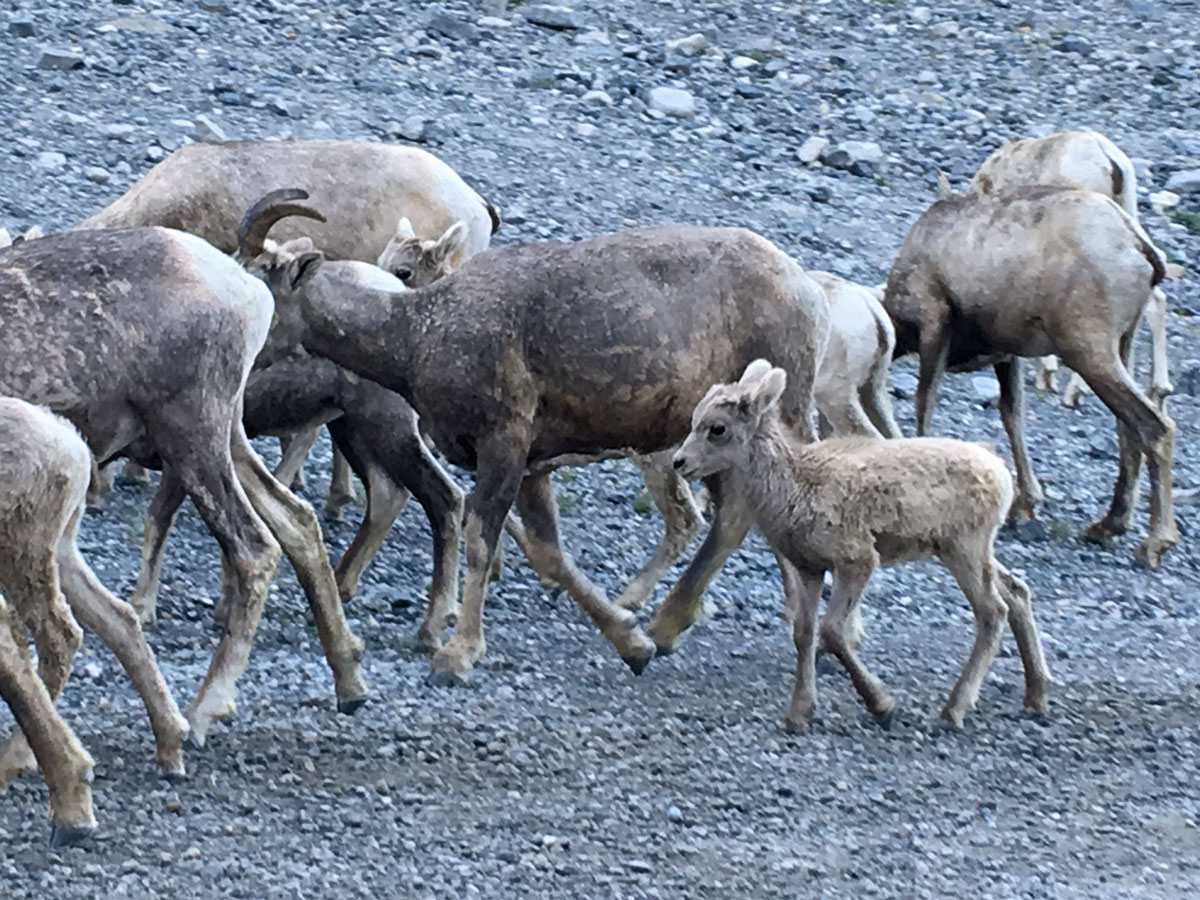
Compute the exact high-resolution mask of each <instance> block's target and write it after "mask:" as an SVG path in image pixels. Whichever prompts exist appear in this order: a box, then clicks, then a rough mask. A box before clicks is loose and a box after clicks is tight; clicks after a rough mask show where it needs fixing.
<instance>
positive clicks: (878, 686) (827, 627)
mask: <svg viewBox="0 0 1200 900" xmlns="http://www.w3.org/2000/svg"><path fill="white" fill-rule="evenodd" d="M878 564H879V556H878V554H876V553H875V552H874V551H872V552H871V554H870V557H869V558H867V559H864V560H863V561H862V562H861V563H859V564H854V565H843V566H839V567H838V568H836V569H835V570H834V572H833V594H832V596H831V597H830V599H829V609H828V610H826V612H825V618H824V619H823V620H822V621H821V645H822V646H823V647H825V648H826V649H828V651H829V652H830V653H832V654H833V655H834V656H836V657H837V659H838V661H839V662H840V663H841V664H842V666H843V667H844V668H845V670H846V672H847V673H848V674H849V675H850V680H851V681H852V682H853V683H854V689H855V690H856V691H858V695H859V696H860V697H862V700H863V703H865V704H866V707H867V709H868V710H869V711H870V713H871V715H873V716H875V717H876V718H878V719H886V718H887V717H888V716H890V715H891V714H892V710H893V709H895V707H896V700H895V698H893V697H892V695H891V693H889V691H888V689H887V687H886V686H885V685H884V683H883V682H882V681H880V680H879V678H878V677H877V676H876V675H875V674H874V673H872V672H871V671H870V670H869V669H867V667H866V666H865V665H863V662H862V660H860V659H859V658H858V654H857V653H856V652H855V651H854V648H853V647H852V646H851V645H850V642H849V640H847V633H848V631H849V627H848V626H849V624H850V622H851V621H852V618H853V616H854V614H855V612H856V610H857V608H858V602H859V599H860V598H861V597H862V592H863V591H864V590H865V589H866V586H867V582H868V581H870V580H871V573H872V572H874V571H875V568H876V566H878Z"/></svg>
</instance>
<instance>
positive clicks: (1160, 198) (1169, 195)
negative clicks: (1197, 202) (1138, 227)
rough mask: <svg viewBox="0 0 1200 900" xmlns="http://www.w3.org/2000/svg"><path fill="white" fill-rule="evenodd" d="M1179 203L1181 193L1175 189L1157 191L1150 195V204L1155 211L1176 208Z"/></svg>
mask: <svg viewBox="0 0 1200 900" xmlns="http://www.w3.org/2000/svg"><path fill="white" fill-rule="evenodd" d="M1178 205H1179V195H1178V194H1176V193H1175V192H1174V191H1157V192H1156V193H1153V194H1151V195H1150V206H1151V207H1152V208H1153V209H1154V211H1155V212H1157V213H1161V212H1165V211H1166V210H1168V209H1174V208H1175V207H1177V206H1178Z"/></svg>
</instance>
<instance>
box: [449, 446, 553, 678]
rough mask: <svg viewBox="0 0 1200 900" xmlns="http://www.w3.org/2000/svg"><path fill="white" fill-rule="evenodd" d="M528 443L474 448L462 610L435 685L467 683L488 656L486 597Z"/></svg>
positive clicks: (467, 507)
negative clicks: (469, 676) (473, 476)
mask: <svg viewBox="0 0 1200 900" xmlns="http://www.w3.org/2000/svg"><path fill="white" fill-rule="evenodd" d="M528 449H529V445H528V443H527V442H519V441H516V440H514V439H513V438H512V436H511V435H509V434H504V435H498V436H496V437H493V438H491V439H488V440H486V441H482V442H480V443H479V444H477V445H476V453H477V455H478V459H479V462H478V465H477V467H476V471H475V488H474V489H473V490H472V491H471V493H470V494H469V495H468V496H467V501H466V527H465V528H464V529H463V531H464V537H465V542H466V548H467V575H466V578H465V579H464V580H463V592H462V606H461V608H460V610H459V616H458V622H457V623H456V624H455V626H454V633H453V634H452V635H451V636H450V640H448V641H447V642H446V643H445V645H444V646H443V647H442V648H441V649H440V650H438V652H437V653H435V654H434V655H433V660H432V662H431V663H430V667H431V669H432V673H431V677H432V678H433V680H435V681H464V680H466V677H467V673H469V672H470V671H471V669H472V667H473V666H474V665H475V663H477V662H479V660H480V659H482V658H483V655H484V653H486V652H487V642H486V641H485V640H484V637H483V604H484V600H485V599H486V598H487V585H488V574H489V572H490V571H491V565H492V557H493V556H494V555H495V552H496V544H497V542H498V541H499V540H500V532H501V530H502V529H503V528H504V519H505V516H506V515H507V514H508V511H509V509H510V508H511V507H512V504H513V501H514V500H515V499H516V497H517V491H518V490H519V489H520V486H521V477H522V472H523V471H524V469H525V459H526V454H527V453H528Z"/></svg>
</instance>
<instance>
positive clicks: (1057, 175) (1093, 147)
mask: <svg viewBox="0 0 1200 900" xmlns="http://www.w3.org/2000/svg"><path fill="white" fill-rule="evenodd" d="M1034 184H1053V185H1059V186H1061V187H1073V188H1079V189H1080V190H1085V191H1096V192H1097V193H1099V194H1104V195H1105V196H1106V197H1111V198H1112V199H1113V200H1114V201H1116V203H1117V205H1118V206H1120V207H1121V208H1122V209H1123V210H1125V212H1127V213H1129V216H1130V218H1132V219H1133V220H1134V221H1137V220H1138V204H1137V173H1136V172H1135V170H1134V168H1133V163H1132V162H1130V161H1129V157H1128V156H1126V155H1125V154H1124V153H1122V152H1121V150H1120V148H1118V147H1117V145H1116V144H1114V143H1113V142H1112V141H1110V140H1109V139H1108V138H1106V137H1105V136H1104V135H1102V134H1100V133H1099V132H1096V131H1092V130H1091V129H1083V130H1079V131H1059V132H1056V133H1055V134H1051V135H1048V136H1047V137H1042V138H1024V139H1022V140H1017V141H1009V142H1008V143H1007V144H1005V145H1004V146H1002V147H1000V148H999V149H997V150H996V151H995V152H994V153H992V155H991V156H989V157H988V158H987V159H986V160H984V162H983V165H981V166H980V167H979V171H977V172H976V173H975V176H974V177H973V178H972V179H971V183H970V185H969V186H968V187H967V191H968V193H978V194H992V193H996V192H997V191H1004V190H1008V189H1009V188H1015V187H1021V186H1023V185H1034ZM948 189H949V185H948V184H943V185H942V186H941V191H940V192H941V194H942V195H943V196H945V194H946V191H947V190H948ZM1144 312H1145V316H1146V321H1147V322H1148V323H1149V326H1150V340H1151V346H1152V349H1153V357H1152V358H1151V368H1150V389H1149V391H1148V393H1149V395H1150V399H1151V400H1153V401H1154V402H1155V403H1157V404H1159V407H1160V408H1161V406H1162V401H1163V398H1165V397H1166V396H1167V395H1168V394H1170V393H1171V390H1172V388H1171V381H1170V374H1169V372H1168V368H1167V297H1166V295H1165V294H1164V293H1163V292H1162V290H1161V289H1160V288H1157V287H1156V288H1154V289H1153V290H1152V291H1150V294H1149V296H1148V297H1147V299H1146V306H1145V310H1144ZM1038 368H1039V373H1038V381H1039V383H1040V384H1041V385H1043V386H1044V387H1045V388H1046V389H1047V390H1053V389H1054V372H1056V371H1057V370H1058V361H1057V359H1056V358H1055V357H1054V356H1044V357H1042V358H1041V359H1040V360H1038ZM1085 389H1086V382H1084V380H1083V379H1082V378H1080V377H1079V375H1078V373H1072V374H1071V378H1070V379H1069V381H1068V382H1067V386H1066V388H1065V389H1064V390H1063V396H1062V402H1063V405H1064V406H1075V404H1076V403H1078V402H1079V395H1080V394H1081V393H1082V392H1083V391H1084V390H1085Z"/></svg>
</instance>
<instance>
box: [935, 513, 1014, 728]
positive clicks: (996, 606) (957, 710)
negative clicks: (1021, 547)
mask: <svg viewBox="0 0 1200 900" xmlns="http://www.w3.org/2000/svg"><path fill="white" fill-rule="evenodd" d="M939 556H940V558H941V560H942V562H943V563H945V565H946V568H947V569H949V570H950V572H951V573H952V574H953V575H954V579H955V580H956V581H957V582H958V586H959V587H960V588H962V592H963V594H965V595H966V597H967V602H969V603H970V604H971V610H972V611H973V612H974V613H975V643H974V644H973V645H972V647H971V654H970V656H968V657H967V663H966V665H965V666H963V670H962V673H961V674H960V675H959V676H958V680H957V681H956V682H955V683H954V687H953V689H952V690H951V691H950V696H949V698H947V700H946V705H945V706H944V707H942V713H941V715H942V718H943V719H945V720H946V721H947V722H949V723H950V724H951V725H953V726H954V727H955V728H961V727H962V724H963V718H964V717H965V716H966V714H967V712H968V711H970V710H972V709H974V708H975V703H976V701H978V699H979V688H980V685H982V684H983V679H984V676H985V675H987V672H988V669H989V668H991V665H992V660H993V659H994V658H995V656H996V650H997V648H998V647H999V646H1000V633H1001V628H1002V626H1003V623H1004V620H1005V618H1006V616H1007V614H1008V607H1007V605H1006V604H1005V602H1004V600H1002V599H1001V597H1000V591H999V588H998V587H997V584H996V572H995V570H994V569H993V568H992V559H993V558H994V557H993V555H992V547H991V536H990V535H989V536H988V537H987V539H986V540H984V541H967V540H964V541H962V542H960V543H959V544H958V545H957V546H954V547H950V548H947V550H946V551H945V552H943V553H940V554H939Z"/></svg>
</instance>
